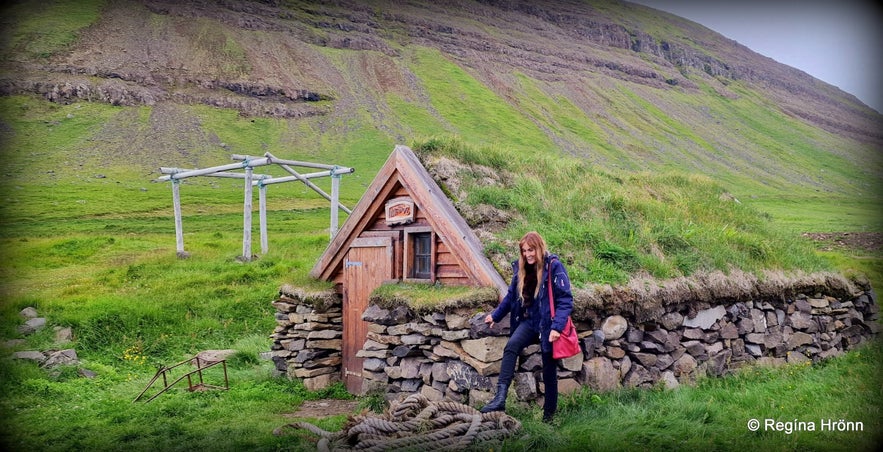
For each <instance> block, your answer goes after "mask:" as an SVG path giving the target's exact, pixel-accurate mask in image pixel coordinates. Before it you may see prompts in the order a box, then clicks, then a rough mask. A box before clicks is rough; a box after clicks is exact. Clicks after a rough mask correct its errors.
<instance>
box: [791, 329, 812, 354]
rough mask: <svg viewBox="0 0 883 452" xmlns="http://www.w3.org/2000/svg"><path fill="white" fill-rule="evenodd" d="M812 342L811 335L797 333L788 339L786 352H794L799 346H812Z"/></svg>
mask: <svg viewBox="0 0 883 452" xmlns="http://www.w3.org/2000/svg"><path fill="white" fill-rule="evenodd" d="M813 342H814V340H813V337H812V335H810V334H806V333H804V332H801V331H798V332H796V333H794V334H792V335H791V337H789V338H788V342H787V347H788V350H794V349H795V348H797V347H799V346H801V345H807V344H812V343H813Z"/></svg>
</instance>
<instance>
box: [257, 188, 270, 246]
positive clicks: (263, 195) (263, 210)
mask: <svg viewBox="0 0 883 452" xmlns="http://www.w3.org/2000/svg"><path fill="white" fill-rule="evenodd" d="M258 203H259V209H260V223H261V254H262V255H263V254H267V251H268V250H269V248H270V245H269V244H268V241H267V186H266V185H264V181H263V180H259V181H258Z"/></svg>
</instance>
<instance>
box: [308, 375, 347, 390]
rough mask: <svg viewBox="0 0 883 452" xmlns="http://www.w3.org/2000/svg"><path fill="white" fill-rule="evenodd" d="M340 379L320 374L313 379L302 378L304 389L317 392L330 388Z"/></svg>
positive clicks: (335, 376) (336, 376)
mask: <svg viewBox="0 0 883 452" xmlns="http://www.w3.org/2000/svg"><path fill="white" fill-rule="evenodd" d="M339 380H340V377H339V376H338V375H336V374H330V373H329V374H322V375H317V376H315V377H310V378H304V379H303V383H304V387H305V388H307V390H310V391H318V390H320V389H325V388H327V387H329V386H331V384H332V383H334V382H336V381H339Z"/></svg>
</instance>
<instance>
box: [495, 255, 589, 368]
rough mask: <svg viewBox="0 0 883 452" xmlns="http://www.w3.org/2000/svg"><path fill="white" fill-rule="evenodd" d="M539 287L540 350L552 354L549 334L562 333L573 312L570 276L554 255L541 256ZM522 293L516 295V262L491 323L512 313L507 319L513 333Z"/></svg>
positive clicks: (519, 315)
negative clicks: (552, 304) (550, 285)
mask: <svg viewBox="0 0 883 452" xmlns="http://www.w3.org/2000/svg"><path fill="white" fill-rule="evenodd" d="M550 272H551V274H552V296H553V298H554V300H555V319H552V311H551V309H550V308H549V289H548V287H547V283H548V279H549V278H548V275H549V273H550ZM537 284H539V285H540V293H539V294H538V295H537V299H536V300H534V303H537V305H538V307H539V308H540V347H542V350H543V351H544V352H547V353H548V352H551V351H552V343H551V342H549V333H550V332H551V331H552V330H555V331H558V332H561V330H563V329H564V326H565V325H566V324H567V317H568V316H569V315H570V312H571V311H572V310H573V294H572V293H571V291H570V277H569V276H568V275H567V269H565V268H564V264H562V263H561V261H560V260H559V259H558V256H556V255H554V254H549V253H546V255H545V256H543V275H542V279H540V280H539V281H537ZM522 301H523V300H522V298H521V294H520V293H518V261H517V260H516V261H514V262H512V282H511V283H509V290H508V291H507V293H506V296H505V297H503V301H501V302H500V305H499V306H497V309H494V312H492V313H491V318H492V319H494V322H495V323H496V322H499V321H500V320H503V317H506V314H509V313H511V314H512V316H511V318H510V319H509V325H510V328H509V330H510V331H515V329H516V328H518V324H519V323H521V320H522V319H521V304H522Z"/></svg>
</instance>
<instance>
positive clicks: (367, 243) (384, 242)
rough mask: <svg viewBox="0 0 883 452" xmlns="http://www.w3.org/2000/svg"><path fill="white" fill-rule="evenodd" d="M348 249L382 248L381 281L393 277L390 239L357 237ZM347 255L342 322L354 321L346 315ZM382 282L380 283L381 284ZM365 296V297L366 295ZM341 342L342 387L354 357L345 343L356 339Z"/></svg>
mask: <svg viewBox="0 0 883 452" xmlns="http://www.w3.org/2000/svg"><path fill="white" fill-rule="evenodd" d="M349 248H350V249H352V248H384V249H385V251H386V253H385V255H386V263H385V264H384V265H387V266H388V267H387V270H388V272H387V273H386V274H385V275H383V281H387V280H389V279H391V278H393V275H394V274H395V268H394V267H395V266H394V263H395V260H394V257H395V256H394V254H393V253H394V249H395V248H394V243H393V238H392V237H359V238H356V239H354V240H353V242H352V244H350V246H349ZM349 253H350V250H349V249H348V250H347V252H346V255H345V256H344V281H343V285H344V294H345V296H344V300H343V303H344V305H343V313H344V315H343V321H344V322H347V321H353V320H354V319H350V318H349V317H350V314H349V313H348V308H349V305H350V303H351V299H350V297H351V296H352V294H351V293H350V290H351V288H352V287H351V285H350V281H349V280H348V277H347V271H346V268H347V263H348V262H349ZM383 281H380V283H382V282H383ZM372 290H373V289H372ZM365 296H367V294H366V295H365ZM365 301H366V303H365V305H366V307H367V300H365ZM355 321H358V322H361V321H363V320H362V319H361V317H359V318H357V319H355ZM343 330H344V332H346V331H348V328H347V327H346V325H344V326H343ZM343 340H344V341H345V342H344V345H343V347H341V348H342V350H341V361H342V362H341V368H340V372H341V374H340V377H341V380H342V381H343V382H344V385H346V383H347V380H348V377H350V376H352V375H354V370H353V369H347V364H348V363H349V362H351V360H352V359H353V358H354V357H353V356H349V352H348V350H349V349H350V347H348V344H347V343H346V341H353V340H358V338H355V339H354V338H350V337H344V338H343ZM357 346H358V349H361V348H362V347H363V346H364V343H362V344H357ZM362 370H364V369H360V370H359V374H358V375H357V376H358V377H359V378H361V371H362ZM354 392H359V391H354Z"/></svg>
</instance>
